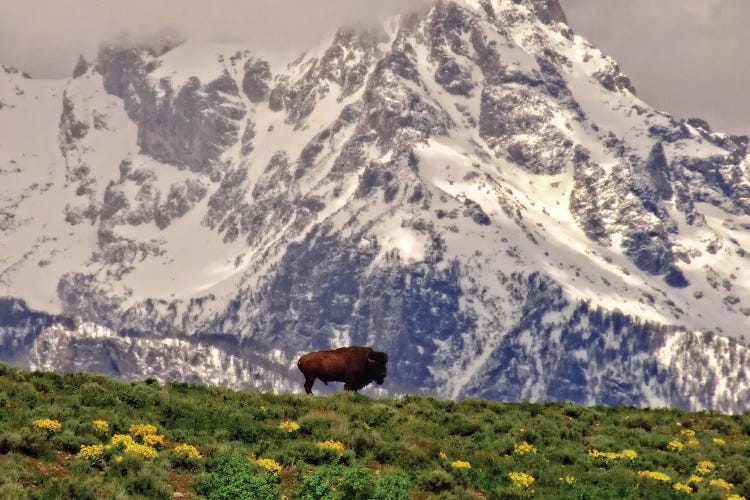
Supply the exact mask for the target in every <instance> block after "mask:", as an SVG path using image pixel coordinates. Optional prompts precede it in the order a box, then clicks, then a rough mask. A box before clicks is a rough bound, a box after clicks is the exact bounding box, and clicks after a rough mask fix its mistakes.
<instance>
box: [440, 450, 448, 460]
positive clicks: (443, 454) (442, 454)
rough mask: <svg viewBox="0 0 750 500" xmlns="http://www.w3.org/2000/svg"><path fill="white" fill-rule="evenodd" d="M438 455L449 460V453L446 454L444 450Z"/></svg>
mask: <svg viewBox="0 0 750 500" xmlns="http://www.w3.org/2000/svg"><path fill="white" fill-rule="evenodd" d="M438 456H439V457H440V458H442V459H443V460H448V455H446V454H445V452H444V451H441V452H440V453H438Z"/></svg>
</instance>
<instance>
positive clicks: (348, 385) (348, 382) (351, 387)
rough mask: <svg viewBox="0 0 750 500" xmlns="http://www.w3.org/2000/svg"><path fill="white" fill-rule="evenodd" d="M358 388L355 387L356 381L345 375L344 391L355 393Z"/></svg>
mask: <svg viewBox="0 0 750 500" xmlns="http://www.w3.org/2000/svg"><path fill="white" fill-rule="evenodd" d="M359 388H360V387H357V382H356V379H355V378H354V377H352V376H349V375H347V376H346V378H345V379H344V390H345V391H354V392H357V389H359Z"/></svg>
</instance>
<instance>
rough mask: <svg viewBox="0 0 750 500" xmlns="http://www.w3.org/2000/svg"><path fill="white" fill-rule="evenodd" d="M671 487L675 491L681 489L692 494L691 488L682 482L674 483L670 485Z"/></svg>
mask: <svg viewBox="0 0 750 500" xmlns="http://www.w3.org/2000/svg"><path fill="white" fill-rule="evenodd" d="M672 488H673V489H674V490H675V491H681V492H682V493H687V494H688V495H692V493H693V488H691V487H690V486H688V485H687V484H684V483H674V484H673V485H672Z"/></svg>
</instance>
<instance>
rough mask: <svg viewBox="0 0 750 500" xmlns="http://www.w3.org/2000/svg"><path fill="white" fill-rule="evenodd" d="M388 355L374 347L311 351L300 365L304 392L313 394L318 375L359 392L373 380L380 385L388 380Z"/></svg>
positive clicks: (325, 381) (300, 359) (323, 379)
mask: <svg viewBox="0 0 750 500" xmlns="http://www.w3.org/2000/svg"><path fill="white" fill-rule="evenodd" d="M387 362H388V355H387V354H386V353H384V352H380V351H375V350H373V349H372V348H371V347H364V346H352V347H341V348H339V349H334V350H332V351H315V352H309V353H307V354H305V355H304V356H302V357H301V358H299V361H297V367H298V368H299V369H300V371H301V372H302V374H303V375H304V376H305V392H307V393H308V394H312V386H313V383H315V379H316V378H319V379H320V380H322V381H323V383H325V384H326V385H328V382H343V383H344V389H345V390H347V391H354V392H357V391H358V390H359V389H361V388H363V387H364V386H366V385H367V384H369V383H370V382H372V381H373V380H374V381H375V382H377V384H378V385H381V384H382V383H383V381H384V380H385V375H386V369H385V364H386V363H387Z"/></svg>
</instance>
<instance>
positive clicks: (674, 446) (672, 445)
mask: <svg viewBox="0 0 750 500" xmlns="http://www.w3.org/2000/svg"><path fill="white" fill-rule="evenodd" d="M684 446H685V445H684V444H682V443H680V442H679V441H677V440H676V439H673V440H672V441H670V442H669V444H667V448H669V449H670V451H680V450H681V449H682V448H683V447H684Z"/></svg>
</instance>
